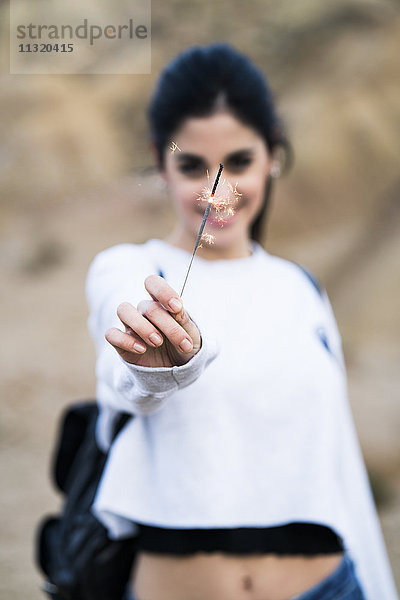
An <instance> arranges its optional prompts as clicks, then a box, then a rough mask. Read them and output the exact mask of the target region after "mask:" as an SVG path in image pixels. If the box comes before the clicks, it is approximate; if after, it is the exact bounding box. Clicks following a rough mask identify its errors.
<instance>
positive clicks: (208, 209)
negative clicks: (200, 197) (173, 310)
mask: <svg viewBox="0 0 400 600" xmlns="http://www.w3.org/2000/svg"><path fill="white" fill-rule="evenodd" d="M223 168H224V165H223V164H222V163H220V164H219V170H218V173H217V176H216V178H215V181H214V185H213V187H212V191H211V194H210V198H209V200H208V202H207V206H206V210H205V211H204V215H203V220H202V222H201V225H200V229H199V233H198V234H197V239H196V243H195V245H194V250H193V254H192V257H191V259H190V263H189V267H188V270H187V271H186V277H185V281H184V282H183V286H182V290H181V293H180V296H181V298H182V294H183V290H184V289H185V285H186V282H187V278H188V276H189V272H190V269H191V267H192V263H193V259H194V255H195V254H196V250H197V248H198V245H199V243H200V240H201V236H202V235H203V229H204V227H205V224H206V221H207V217H208V214H209V212H210V208H211V204H212V199H213V197H214V194H215V192H216V189H217V185H218V182H219V178H220V177H221V173H222V169H223Z"/></svg>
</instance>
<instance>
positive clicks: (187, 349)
mask: <svg viewBox="0 0 400 600" xmlns="http://www.w3.org/2000/svg"><path fill="white" fill-rule="evenodd" d="M179 347H180V348H181V350H183V351H184V352H190V351H191V349H192V348H193V344H192V342H191V341H190V340H188V339H187V338H186V339H184V340H183V342H181V343H180V344H179Z"/></svg>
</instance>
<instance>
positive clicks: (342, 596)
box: [124, 554, 365, 600]
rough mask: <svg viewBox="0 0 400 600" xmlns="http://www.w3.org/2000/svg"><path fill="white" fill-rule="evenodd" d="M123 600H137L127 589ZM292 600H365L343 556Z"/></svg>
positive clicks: (352, 569) (352, 570)
mask: <svg viewBox="0 0 400 600" xmlns="http://www.w3.org/2000/svg"><path fill="white" fill-rule="evenodd" d="M124 600H139V599H138V598H136V597H135V596H134V595H133V592H132V591H131V589H129V590H127V594H126V598H125V599H124ZM292 600H365V596H364V594H363V591H362V589H361V586H360V583H359V581H358V579H357V576H356V574H355V571H354V565H353V561H352V560H351V558H350V557H349V556H348V555H346V554H345V555H344V556H343V559H342V561H341V562H340V564H339V566H338V567H337V568H336V569H335V571H333V573H331V574H330V575H328V577H325V579H323V580H322V581H320V582H319V583H317V585H315V586H313V587H312V588H311V589H309V590H308V591H307V592H304V593H303V594H300V596H295V597H294V598H292Z"/></svg>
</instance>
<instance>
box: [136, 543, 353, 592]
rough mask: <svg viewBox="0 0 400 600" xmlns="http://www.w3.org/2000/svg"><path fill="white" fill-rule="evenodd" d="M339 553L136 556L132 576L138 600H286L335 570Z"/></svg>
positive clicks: (338, 561) (148, 554)
mask: <svg viewBox="0 0 400 600" xmlns="http://www.w3.org/2000/svg"><path fill="white" fill-rule="evenodd" d="M341 559H342V554H341V553H335V554H329V555H326V554H320V555H317V556H304V555H301V556H297V555H296V556H294V555H284V556H279V555H277V554H263V555H252V556H248V555H246V556H243V555H234V556H231V555H227V554H221V553H212V554H203V553H199V554H195V555H190V556H185V557H182V556H173V555H164V554H163V555H161V554H153V553H147V552H140V553H139V555H138V558H137V562H136V565H135V570H134V577H133V584H132V585H133V589H134V593H135V595H136V598H137V600H290V599H291V598H293V597H295V596H297V595H299V594H302V593H303V592H305V591H307V590H309V589H310V588H311V587H313V586H315V585H316V584H318V583H319V582H321V581H322V580H323V579H325V578H326V577H327V576H328V575H330V574H331V573H333V571H334V570H335V569H336V568H337V567H338V565H339V563H340V561H341Z"/></svg>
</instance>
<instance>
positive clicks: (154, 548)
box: [137, 523, 343, 555]
mask: <svg viewBox="0 0 400 600" xmlns="http://www.w3.org/2000/svg"><path fill="white" fill-rule="evenodd" d="M138 529H139V531H138V537H137V547H138V549H139V550H144V551H146V552H154V553H161V554H163V553H165V554H179V555H183V554H195V553H197V552H224V553H228V554H268V553H273V554H307V555H314V554H332V553H336V552H343V541H342V539H341V538H340V536H338V535H337V534H336V533H335V532H334V531H333V530H332V529H330V528H329V527H326V526H325V525H318V524H314V523H289V524H287V525H279V526H277V527H261V528H255V527H239V528H235V529H169V528H168V529H165V528H162V527H152V526H149V525H142V524H138Z"/></svg>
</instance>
